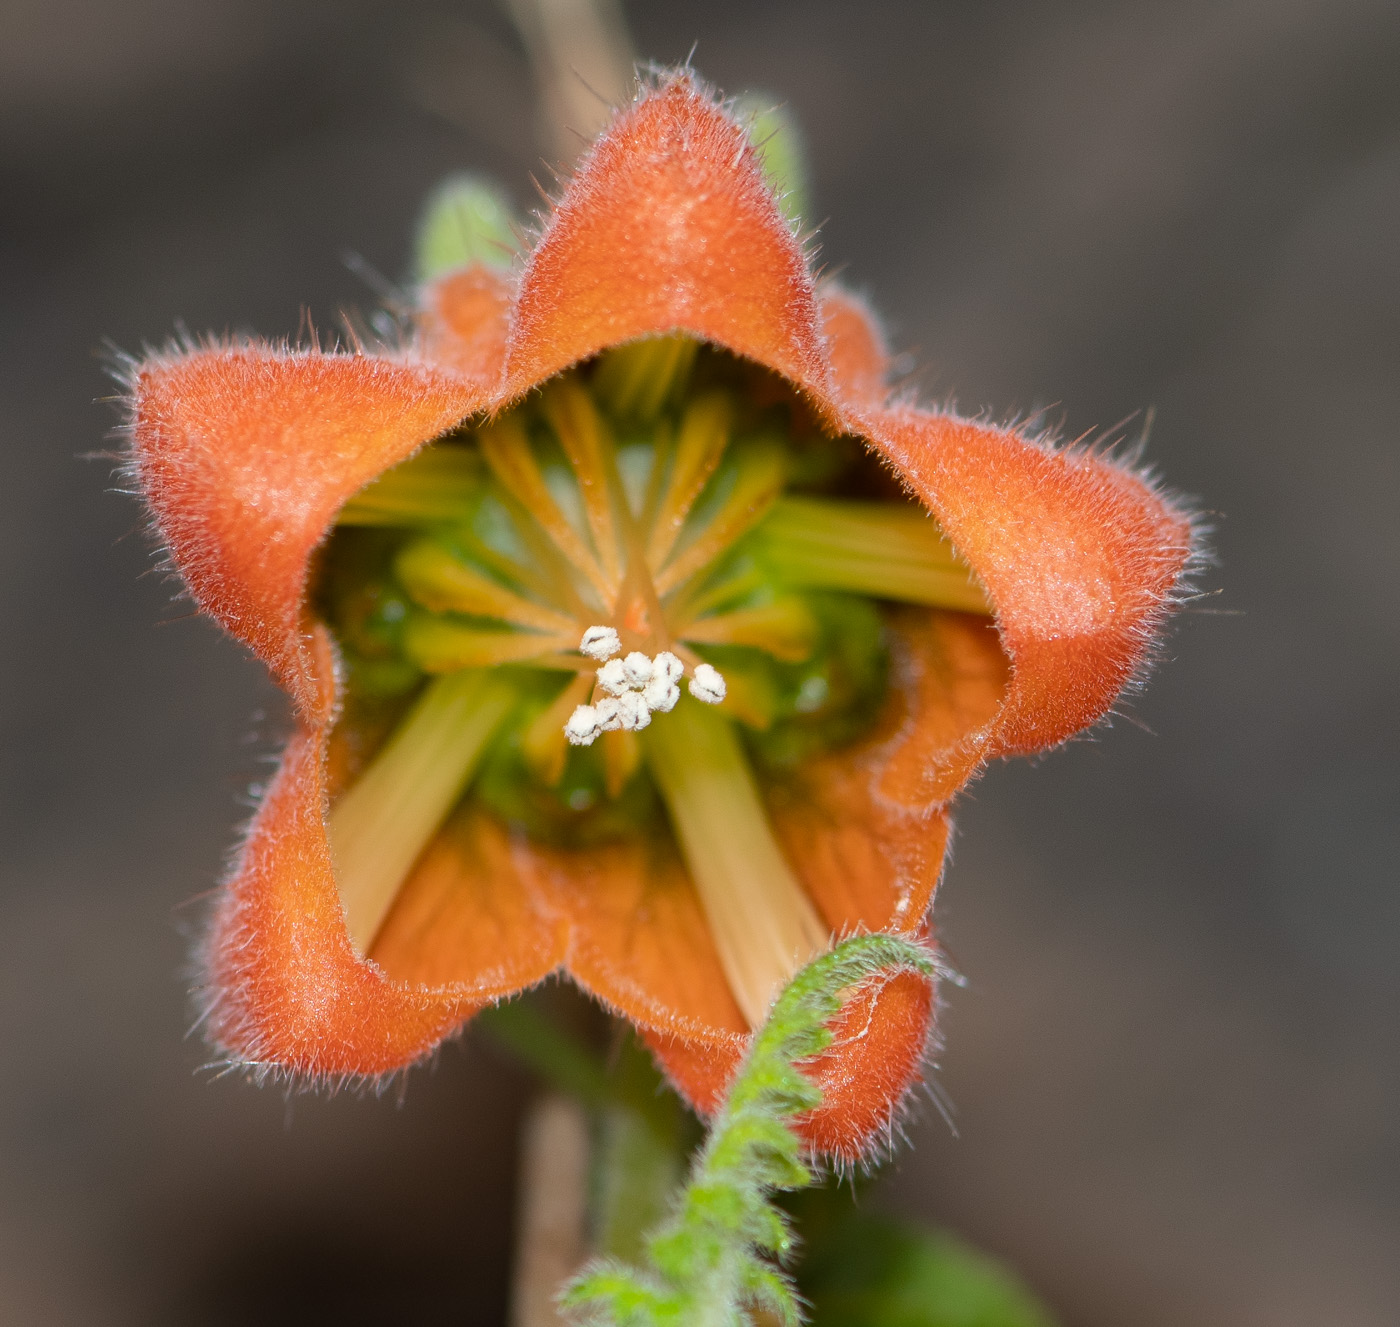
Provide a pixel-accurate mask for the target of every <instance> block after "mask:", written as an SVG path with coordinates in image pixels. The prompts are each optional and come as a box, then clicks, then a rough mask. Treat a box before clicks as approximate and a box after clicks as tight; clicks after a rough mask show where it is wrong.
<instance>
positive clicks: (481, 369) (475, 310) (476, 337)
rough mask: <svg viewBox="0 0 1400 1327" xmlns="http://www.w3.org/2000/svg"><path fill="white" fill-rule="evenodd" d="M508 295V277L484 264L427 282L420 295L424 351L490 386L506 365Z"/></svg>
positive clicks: (429, 356) (447, 366)
mask: <svg viewBox="0 0 1400 1327" xmlns="http://www.w3.org/2000/svg"><path fill="white" fill-rule="evenodd" d="M512 295H513V292H512V290H511V285H510V281H509V279H508V278H507V276H506V275H505V274H504V273H502V272H499V271H497V270H496V269H494V268H491V267H487V266H486V265H485V264H484V263H477V264H475V265H473V266H471V267H468V268H464V269H463V270H462V271H460V272H452V273H450V274H449V275H447V276H445V277H442V278H440V279H439V280H437V281H434V282H432V283H431V284H430V285H428V286H427V287H426V288H425V289H424V291H423V294H422V303H423V316H422V318H421V319H420V337H419V344H420V348H421V349H422V352H423V354H424V356H425V357H426V358H428V359H429V360H431V361H432V362H433V363H435V364H441V365H442V366H443V367H444V368H448V369H451V370H452V371H453V372H454V373H459V374H461V375H462V376H463V377H464V378H468V379H470V380H471V381H472V382H474V383H476V384H478V385H479V386H481V387H491V388H494V387H495V386H496V383H497V381H498V380H499V379H500V376H501V370H502V368H503V367H504V365H505V359H506V335H507V333H508V332H509V330H510V309H511V300H512Z"/></svg>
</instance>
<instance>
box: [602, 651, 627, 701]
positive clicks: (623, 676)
mask: <svg viewBox="0 0 1400 1327" xmlns="http://www.w3.org/2000/svg"><path fill="white" fill-rule="evenodd" d="M598 685H599V686H600V687H602V688H603V690H604V691H606V692H607V693H608V695H610V696H620V695H622V693H623V692H624V691H626V690H627V688H628V685H629V684H628V681H627V669H626V666H625V665H624V664H623V662H622V660H621V659H609V660H608V661H607V663H605V664H604V665H603V666H602V667H601V668H600V669H599V670H598Z"/></svg>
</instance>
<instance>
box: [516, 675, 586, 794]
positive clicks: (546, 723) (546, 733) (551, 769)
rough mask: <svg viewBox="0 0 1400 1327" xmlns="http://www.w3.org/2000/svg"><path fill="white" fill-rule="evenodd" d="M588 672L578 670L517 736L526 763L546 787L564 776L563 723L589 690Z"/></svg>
mask: <svg viewBox="0 0 1400 1327" xmlns="http://www.w3.org/2000/svg"><path fill="white" fill-rule="evenodd" d="M593 686H594V679H593V677H592V675H591V674H587V673H580V674H579V675H578V676H577V677H576V678H574V680H573V681H572V682H570V683H569V685H568V686H566V687H565V688H564V689H563V691H561V692H560V693H559V695H558V696H557V697H556V698H555V700H554V702H553V704H551V705H549V706H548V707H546V708H545V709H544V710H543V711H541V713H540V714H539V715H537V716H536V718H535V720H534V722H533V723H531V724H530V726H529V727H528V728H527V729H526V730H525V732H524V734H523V735H522V736H521V739H520V748H521V750H522V751H523V752H524V755H525V760H526V763H527V764H528V765H529V766H530V768H531V769H533V770H535V771H536V773H538V774H539V776H540V778H541V779H542V780H543V781H544V783H545V785H546V786H547V787H550V788H552V787H554V785H555V784H557V783H558V782H559V780H560V779H561V778H563V777H564V762H565V760H566V759H567V758H568V755H569V739H568V738H567V737H565V736H564V725H565V724H566V723H567V722H568V721H569V715H571V714H572V713H573V712H574V711H575V710H576V709H577V708H578V707H579V706H580V705H582V704H583V703H584V702H585V701H586V700H587V699H588V697H589V696H590V695H592V693H593Z"/></svg>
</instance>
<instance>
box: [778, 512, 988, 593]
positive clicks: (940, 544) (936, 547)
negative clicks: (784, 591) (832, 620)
mask: <svg viewBox="0 0 1400 1327" xmlns="http://www.w3.org/2000/svg"><path fill="white" fill-rule="evenodd" d="M756 538H757V542H758V546H759V550H760V555H761V557H762V559H763V561H764V562H765V563H766V564H767V565H768V566H769V567H771V568H772V570H773V571H774V573H776V574H777V575H778V576H779V577H781V579H782V580H784V581H785V582H787V584H789V585H791V586H793V587H802V588H807V589H824V590H848V591H853V592H855V593H857V594H868V595H873V596H875V597H876V598H879V599H895V600H899V601H901V602H904V603H910V604H926V605H928V606H929V607H931V608H952V609H957V610H960V611H962V612H966V613H990V612H991V611H992V610H991V605H990V604H989V603H988V602H987V596H986V593H985V591H984V590H983V589H982V587H981V586H980V585H979V584H978V583H977V580H976V578H975V577H974V576H973V574H972V571H971V570H970V569H969V568H968V566H967V565H966V563H964V562H962V561H961V560H960V559H959V557H958V555H957V552H956V550H955V549H954V548H953V545H952V544H951V543H949V542H948V540H947V539H946V538H945V537H944V536H943V533H942V531H941V530H939V528H938V526H937V525H936V524H935V523H934V521H933V520H932V519H931V518H930V517H929V516H928V515H926V514H925V513H924V512H923V511H922V510H920V509H918V508H915V507H901V506H896V505H893V504H891V503H885V502H847V501H844V500H841V501H835V500H831V499H827V498H807V497H783V498H780V499H779V500H778V501H777V502H776V503H774V504H773V509H772V511H770V512H769V513H768V516H767V518H766V519H765V520H764V522H763V524H762V525H761V526H760V527H759V529H758V531H757V532H756Z"/></svg>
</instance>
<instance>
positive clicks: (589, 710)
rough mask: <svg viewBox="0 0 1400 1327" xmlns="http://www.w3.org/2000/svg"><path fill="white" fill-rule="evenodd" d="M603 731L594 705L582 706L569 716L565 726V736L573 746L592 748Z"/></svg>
mask: <svg viewBox="0 0 1400 1327" xmlns="http://www.w3.org/2000/svg"><path fill="white" fill-rule="evenodd" d="M602 731H603V729H602V725H601V724H600V723H599V721H598V711H597V710H596V709H594V708H593V706H592V705H580V706H579V707H578V708H577V709H575V710H574V712H573V713H572V714H571V715H569V722H568V723H566V724H565V725H564V736H565V737H567V738H568V739H569V742H570V744H571V745H573V746H592V745H593V742H594V739H595V738H597V736H598V734H599V733H600V732H602Z"/></svg>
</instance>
